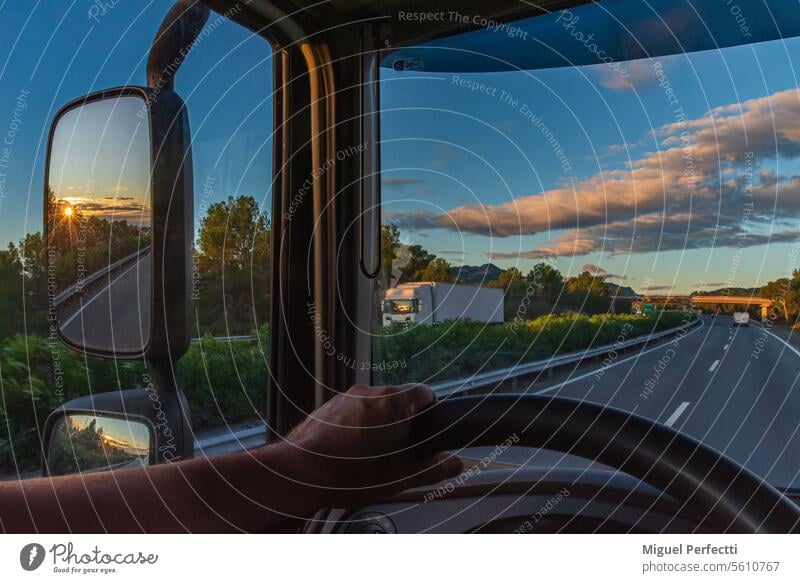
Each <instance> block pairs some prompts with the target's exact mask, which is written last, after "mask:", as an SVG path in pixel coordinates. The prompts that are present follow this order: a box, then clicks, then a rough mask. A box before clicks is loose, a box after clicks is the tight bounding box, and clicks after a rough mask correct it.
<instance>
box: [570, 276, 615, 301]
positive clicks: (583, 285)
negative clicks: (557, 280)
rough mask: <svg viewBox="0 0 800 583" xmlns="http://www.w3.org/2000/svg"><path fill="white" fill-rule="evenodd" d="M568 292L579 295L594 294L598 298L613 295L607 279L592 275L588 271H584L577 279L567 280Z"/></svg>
mask: <svg viewBox="0 0 800 583" xmlns="http://www.w3.org/2000/svg"><path fill="white" fill-rule="evenodd" d="M567 290H568V291H570V292H572V293H578V294H593V295H598V296H609V295H611V291H610V290H609V288H608V284H606V280H605V277H604V276H602V275H592V274H591V273H590V272H588V271H583V272H581V273H580V274H578V275H576V276H575V277H570V278H569V279H568V280H567Z"/></svg>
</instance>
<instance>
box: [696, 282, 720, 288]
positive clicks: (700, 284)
mask: <svg viewBox="0 0 800 583" xmlns="http://www.w3.org/2000/svg"><path fill="white" fill-rule="evenodd" d="M692 285H693V286H695V287H719V286H721V285H727V282H724V281H708V282H706V281H698V282H695V283H693V284H692Z"/></svg>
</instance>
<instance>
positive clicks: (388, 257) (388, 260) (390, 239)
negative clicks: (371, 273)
mask: <svg viewBox="0 0 800 583" xmlns="http://www.w3.org/2000/svg"><path fill="white" fill-rule="evenodd" d="M399 247H400V229H399V228H398V227H397V225H383V226H381V274H382V282H381V284H382V289H389V288H390V287H392V279H393V278H394V275H393V274H392V270H393V268H394V261H395V259H397V252H398V249H399Z"/></svg>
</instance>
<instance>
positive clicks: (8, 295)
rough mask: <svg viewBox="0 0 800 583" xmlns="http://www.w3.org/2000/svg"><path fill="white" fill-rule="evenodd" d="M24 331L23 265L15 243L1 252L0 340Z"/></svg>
mask: <svg viewBox="0 0 800 583" xmlns="http://www.w3.org/2000/svg"><path fill="white" fill-rule="evenodd" d="M21 331H22V265H21V264H20V262H19V259H18V253H17V250H16V248H15V247H14V245H13V243H9V244H8V249H7V250H5V251H0V340H1V339H4V338H7V337H8V336H11V335H12V334H16V333H18V332H21Z"/></svg>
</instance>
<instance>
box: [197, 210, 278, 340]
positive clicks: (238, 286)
mask: <svg viewBox="0 0 800 583" xmlns="http://www.w3.org/2000/svg"><path fill="white" fill-rule="evenodd" d="M270 232H271V222H270V219H269V215H268V214H267V213H266V212H262V211H261V210H260V209H259V207H258V203H257V202H256V200H255V199H254V198H253V197H252V196H238V197H235V198H234V197H228V199H227V200H226V201H224V202H217V203H214V204H212V205H211V206H209V208H208V213H207V214H206V216H205V217H204V218H203V221H202V223H201V224H200V231H199V234H198V238H197V252H198V255H197V269H198V273H197V274H195V277H194V280H193V281H195V282H196V283H195V289H194V290H193V294H192V295H193V296H194V298H195V301H196V302H197V303H198V306H197V309H196V313H197V314H198V317H199V318H202V322H198V326H199V327H200V328H201V330H200V331H201V333H202V332H206V331H209V332H212V333H215V334H230V335H236V334H249V333H250V332H251V331H253V330H255V329H256V328H258V327H259V326H260V325H261V324H263V323H264V322H265V321H266V320H267V314H268V310H269V294H270V290H269V285H270V277H269V254H270V241H269V238H270Z"/></svg>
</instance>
